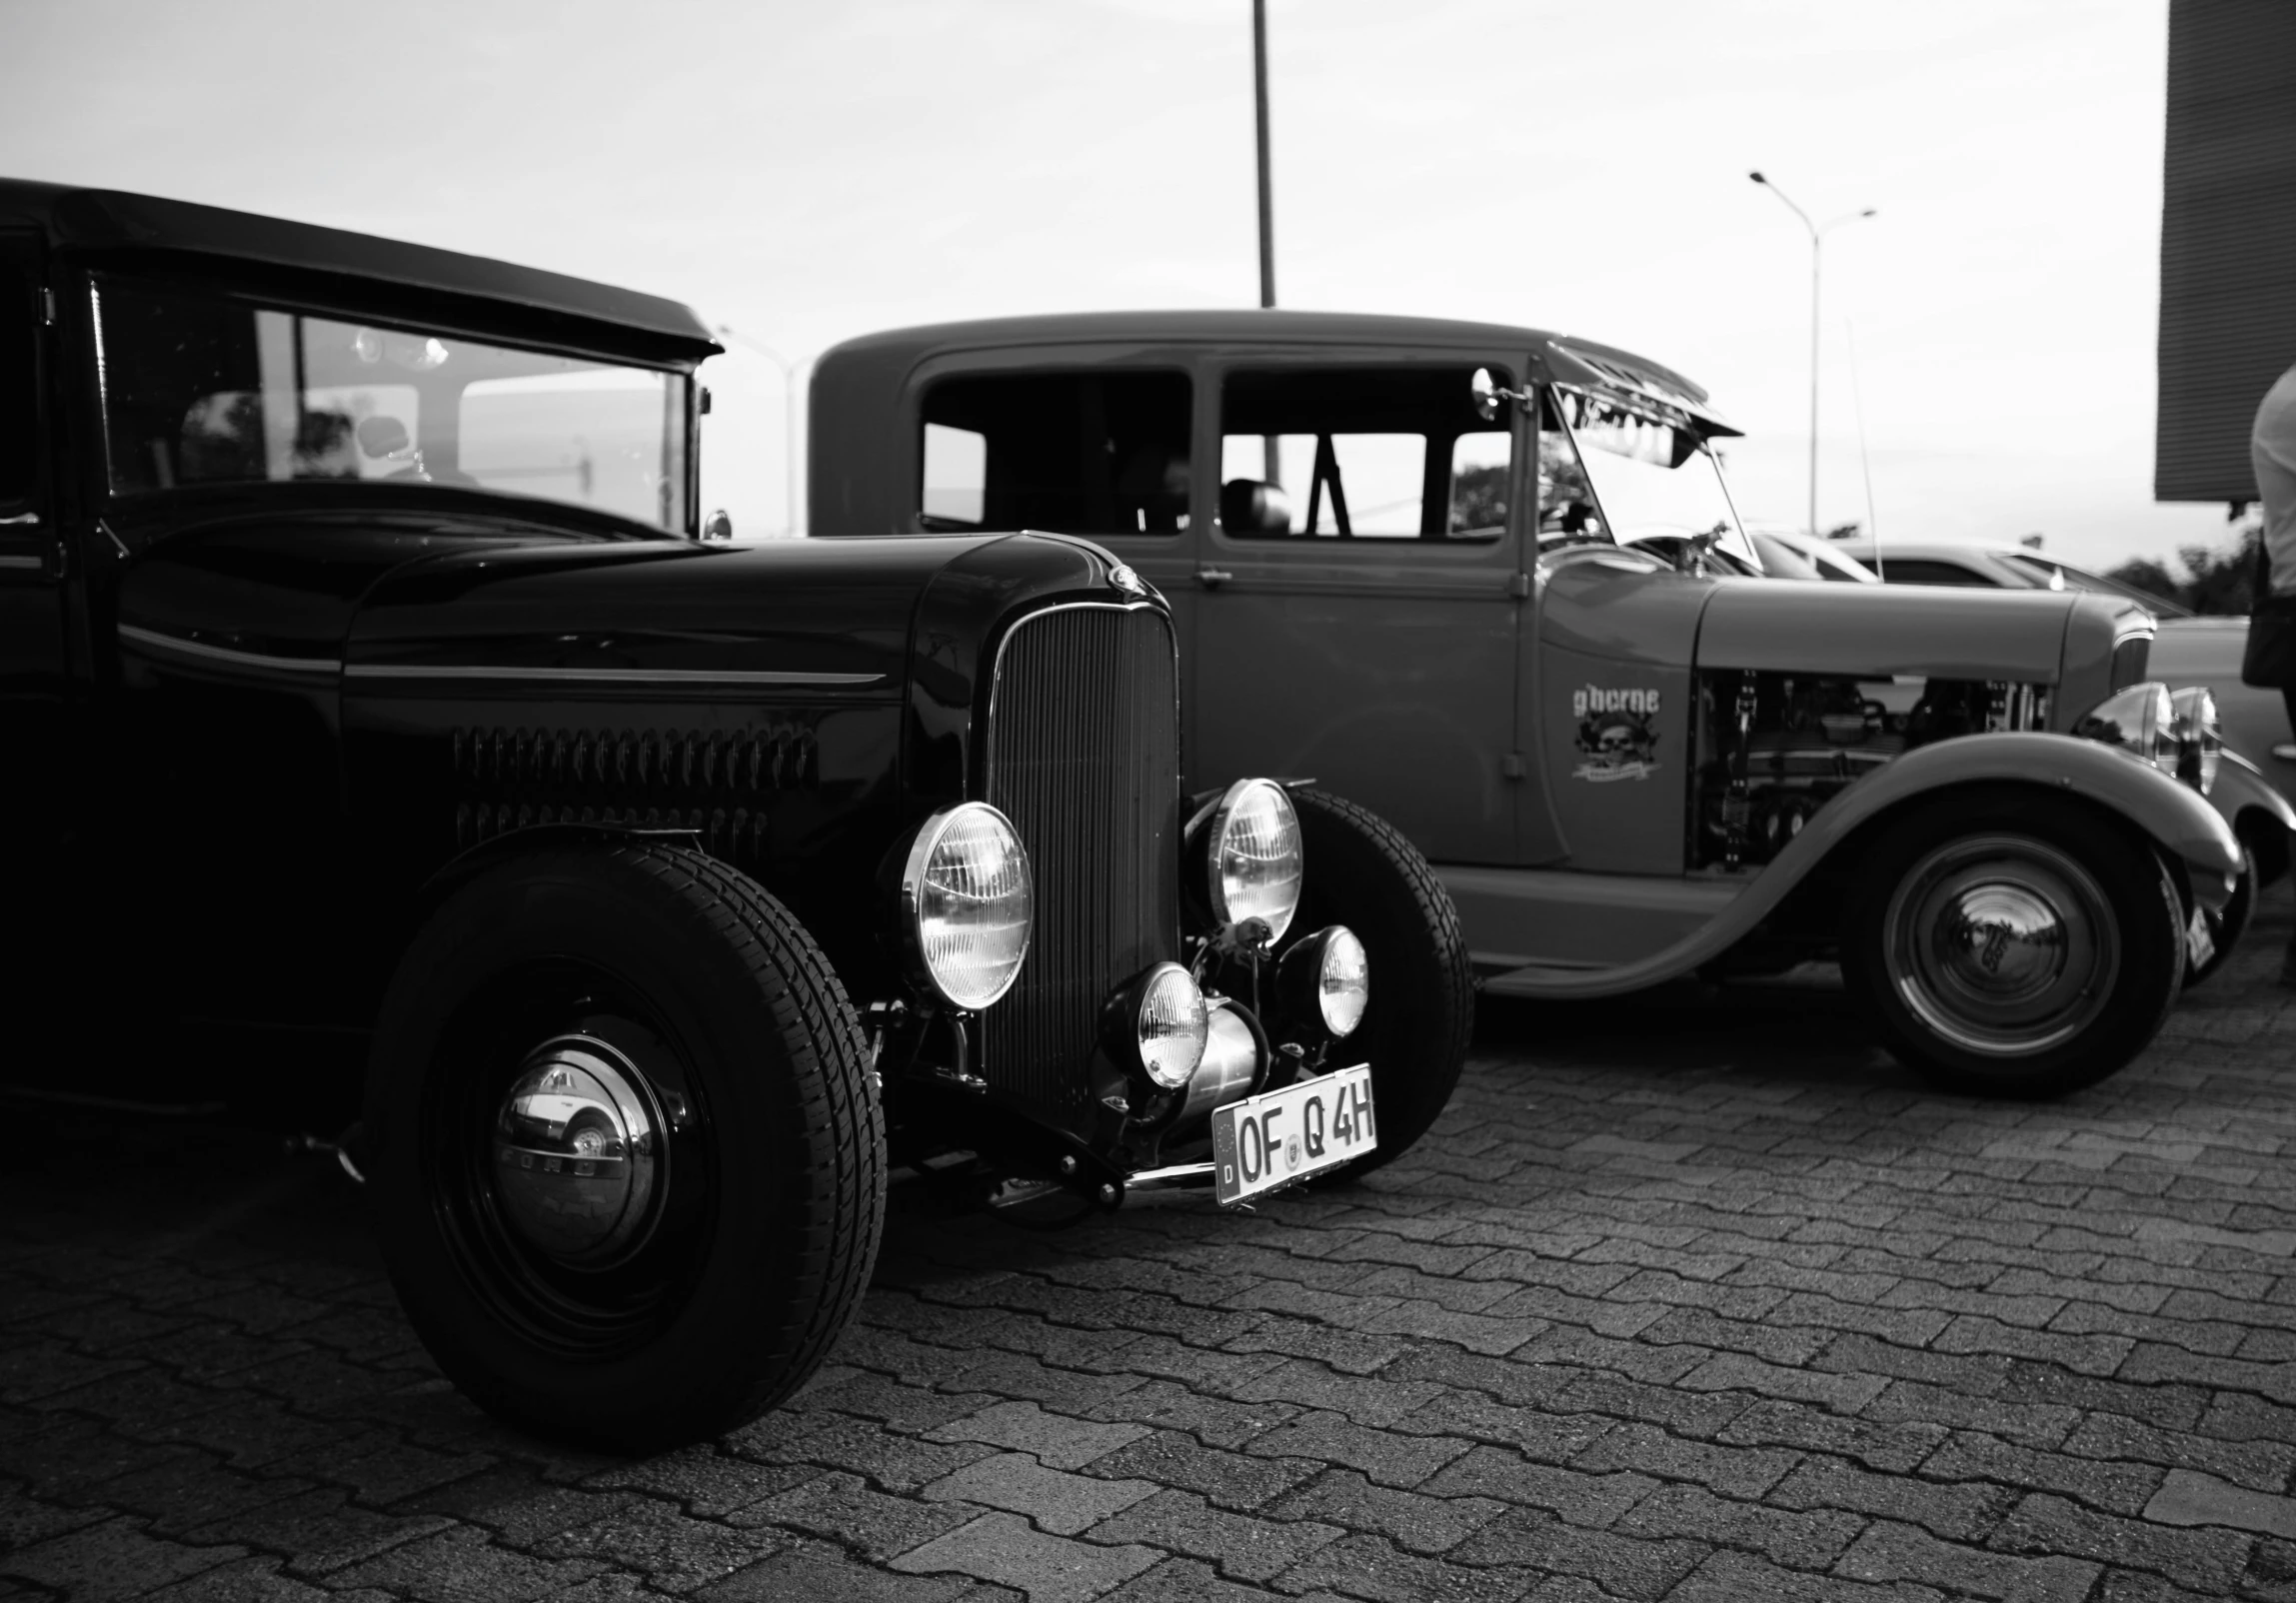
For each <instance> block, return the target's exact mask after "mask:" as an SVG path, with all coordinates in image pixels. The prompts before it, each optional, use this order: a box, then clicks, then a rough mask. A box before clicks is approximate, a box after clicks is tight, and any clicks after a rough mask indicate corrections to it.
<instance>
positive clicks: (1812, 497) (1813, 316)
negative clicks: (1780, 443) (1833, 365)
mask: <svg viewBox="0 0 2296 1603" xmlns="http://www.w3.org/2000/svg"><path fill="white" fill-rule="evenodd" d="M1819 246H1820V241H1819V239H1818V235H1817V231H1816V230H1815V229H1812V230H1811V231H1810V237H1809V532H1810V538H1811V539H1813V540H1814V539H1816V538H1817V537H1818V536H1819V535H1820V534H1822V533H1823V532H1824V531H1822V530H1820V529H1819V528H1818V526H1817V370H1818V361H1817V355H1818V348H1817V341H1818V316H1817V302H1818V258H1819V256H1820V255H1821V254H1822V253H1821V251H1820V248H1819Z"/></svg>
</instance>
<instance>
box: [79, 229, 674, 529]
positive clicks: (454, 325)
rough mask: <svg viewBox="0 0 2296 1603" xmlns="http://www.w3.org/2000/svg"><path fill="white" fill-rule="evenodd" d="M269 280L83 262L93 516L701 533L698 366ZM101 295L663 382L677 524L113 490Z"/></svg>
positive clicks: (531, 507)
mask: <svg viewBox="0 0 2296 1603" xmlns="http://www.w3.org/2000/svg"><path fill="white" fill-rule="evenodd" d="M268 278H269V275H266V274H262V273H248V274H229V273H207V272H202V271H198V270H196V269H186V268H181V267H177V266H174V265H172V264H170V265H168V266H165V267H153V266H149V265H144V264H140V263H136V264H131V263H117V264H115V263H112V262H91V263H89V264H87V265H86V266H85V267H84V268H82V270H80V271H79V272H77V273H75V274H74V279H75V284H74V298H75V299H76V300H77V301H78V302H79V304H80V307H81V309H82V317H81V327H82V330H83V331H84V332H83V334H82V337H81V340H80V342H79V343H81V344H82V345H83V346H84V350H85V358H84V360H85V363H86V372H87V373H88V375H89V377H90V380H91V381H92V382H91V384H90V386H89V388H90V391H91V392H92V394H91V395H90V397H89V400H90V403H91V405H90V411H91V412H92V414H93V416H92V418H91V420H90V421H91V422H92V424H93V425H94V428H93V434H94V437H95V445H96V449H95V450H94V451H92V452H90V453H88V454H87V459H88V462H89V470H90V471H89V474H88V478H89V484H88V490H89V492H90V493H91V494H92V496H93V497H94V498H95V500H96V501H97V502H98V503H99V504H100V505H103V506H105V507H107V508H112V509H116V510H117V511H118V512H119V513H120V514H121V515H123V517H126V518H128V519H130V520H131V521H133V522H135V523H139V524H148V523H149V521H150V517H151V513H149V512H146V511H144V509H146V508H154V509H156V508H157V507H159V506H162V505H169V504H175V503H177V502H180V501H182V500H186V499H190V500H205V499H208V498H212V497H216V496H224V497H227V498H231V499H237V498H240V497H245V496H249V495H254V496H258V497H261V498H264V499H266V500H269V499H271V498H281V499H282V500H284V501H285V502H287V503H290V504H301V505H306V506H308V505H313V504H314V498H318V499H320V500H325V501H331V502H335V503H336V504H340V498H346V497H347V498H349V499H352V500H355V501H359V502H362V503H369V504H372V505H375V506H376V507H377V508H378V509H388V510H391V511H393V512H400V511H404V510H405V509H406V508H407V506H408V505H409V503H410V502H413V503H414V504H416V505H421V504H424V503H426V502H433V501H434V498H435V503H434V504H435V505H437V506H438V507H439V509H440V510H441V511H442V512H444V511H447V510H450V509H452V508H454V507H457V506H460V507H462V508H465V509H468V508H469V507H470V506H471V505H472V504H473V502H474V501H483V502H489V503H493V504H494V505H495V506H496V507H497V508H499V509H500V510H502V511H503V512H504V513H505V514H507V515H508V516H510V517H512V518H514V519H515V520H517V521H518V522H520V523H523V524H529V525H534V524H537V523H538V521H540V522H545V523H547V522H549V521H551V520H555V519H557V518H560V517H566V518H571V519H574V520H578V521H579V522H581V523H584V524H593V525H597V526H599V530H600V532H605V531H607V530H611V531H614V532H616V533H622V534H635V535H638V536H640V537H642V538H645V539H651V540H693V539H695V538H697V532H698V530H699V529H700V527H701V509H700V500H701V490H702V485H701V445H702V430H701V405H702V394H703V390H702V385H701V382H700V379H699V376H698V374H697V372H696V369H697V367H698V366H699V363H698V361H696V360H694V359H689V358H686V357H683V356H671V355H654V354H651V353H649V354H644V355H640V354H635V353H634V352H633V351H632V350H631V349H629V348H628V347H625V346H622V345H621V344H620V342H618V341H614V340H612V339H611V338H610V336H611V335H612V334H613V333H614V332H615V331H612V330H602V331H600V332H601V335H602V338H601V339H600V340H598V341H596V342H592V341H586V340H583V339H581V338H579V337H575V338H564V337H548V338H537V337H534V336H532V335H528V334H520V333H516V332H510V331H507V330H505V329H503V328H501V327H499V326H497V325H495V324H493V323H492V322H490V321H489V320H487V319H485V318H482V317H471V316H467V315H457V309H456V308H453V307H445V308H439V309H435V310H434V309H431V308H428V307H424V308H417V307H412V306H409V305H406V304H404V303H403V302H396V303H395V302H394V301H393V300H387V299H384V298H382V297H376V298H373V299H369V298H366V297H362V296H354V295H348V294H346V295H342V296H336V295H332V294H313V293H310V292H309V291H308V290H306V289H304V288H303V287H301V286H299V285H296V284H293V283H289V282H280V283H273V282H268V281H267V280H268ZM107 289H125V290H127V291H130V292H137V291H141V292H144V293H148V294H153V295H160V296H185V297H194V298H201V299H207V300H212V301H218V302H223V303H226V304H229V305H233V306H237V307H243V308H245V309H246V310H247V311H248V312H249V313H250V314H254V313H258V312H274V313H280V314H284V315H287V316H290V317H293V318H297V319H302V320H306V321H316V322H327V323H339V324H349V325H353V326H356V327H361V328H372V329H375V330H377V331H380V332H385V333H391V334H404V335H411V336H415V337H418V338H436V339H440V340H444V341H447V342H450V343H451V342H455V341H462V342H467V343H469V344H472V345H475V346H482V347H488V348H491V349H494V350H497V351H501V352H505V353H511V354H516V355H526V356H536V357H544V358H552V359H558V360H562V361H568V362H575V363H582V364H587V365H589V366H590V367H591V368H592V369H598V370H609V369H610V370H621V371H626V372H629V373H632V374H643V375H646V376H649V377H656V378H659V379H660V380H662V382H663V386H664V397H665V403H666V404H665V407H664V414H665V418H666V423H665V427H664V429H663V432H662V437H661V442H660V443H661V445H662V446H664V447H665V448H674V450H675V452H676V457H677V469H678V471H679V479H678V482H677V484H676V488H675V491H674V497H675V501H676V516H675V517H674V518H672V519H671V520H669V521H668V522H667V523H665V522H657V521H655V520H653V519H650V518H643V517H636V516H633V515H631V514H630V513H627V512H623V511H619V510H617V509H615V508H612V507H607V506H600V505H594V504H588V503H584V502H579V501H570V500H564V499H560V498H557V497H553V496H549V495H529V494H522V493H521V492H519V491H516V490H508V489H503V488H500V487H499V486H485V485H479V486H462V485H455V484H447V483H432V482H419V481H418V482H409V481H402V480H394V479H389V478H375V479H357V480H354V479H348V478H326V477H310V478H287V479H271V478H244V479H241V478H227V479H214V480H200V481H195V482H187V483H182V484H177V485H172V486H153V487H133V488H126V489H122V488H120V487H119V486H118V482H117V479H116V477H115V468H116V461H115V451H114V441H113V438H112V433H113V430H112V416H113V414H112V406H111V401H112V396H111V387H112V380H111V374H110V372H109V368H110V363H111V360H112V358H111V357H109V356H108V355H107V352H106V350H105V329H104V315H103V307H102V298H103V294H104V292H105V291H106V290H107ZM114 355H116V353H114ZM667 420H674V421H667Z"/></svg>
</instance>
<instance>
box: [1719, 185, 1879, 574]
mask: <svg viewBox="0 0 2296 1603" xmlns="http://www.w3.org/2000/svg"><path fill="white" fill-rule="evenodd" d="M1746 176H1747V177H1748V178H1750V179H1752V180H1753V181H1754V182H1755V183H1757V184H1759V185H1761V186H1762V188H1764V189H1766V190H1768V191H1769V192H1770V193H1771V194H1773V195H1775V196H1776V197H1777V198H1778V199H1779V200H1781V201H1784V202H1785V204H1786V205H1787V207H1789V208H1790V209H1791V210H1792V212H1793V214H1794V216H1796V217H1798V218H1800V219H1801V223H1802V227H1804V228H1806V229H1808V230H1809V532H1810V534H1811V536H1812V537H1813V538H1814V537H1815V536H1817V535H1818V533H1819V530H1818V526H1817V353H1818V321H1817V319H1818V268H1819V259H1820V256H1821V251H1820V249H1819V247H1820V246H1821V245H1822V244H1823V242H1824V240H1825V237H1826V235H1828V234H1830V233H1832V232H1833V231H1834V230H1835V229H1837V228H1839V227H1841V225H1842V224H1844V223H1855V222H1858V221H1861V220H1862V219H1864V218H1868V217H1871V216H1873V215H1874V211H1875V208H1873V207H1871V206H1868V207H1867V208H1866V209H1865V210H1864V211H1862V212H1849V213H1846V214H1844V215H1843V216H1840V217H1837V218H1835V219H1834V220H1833V221H1832V222H1830V223H1827V224H1826V225H1825V226H1824V227H1822V228H1821V227H1819V226H1818V225H1817V224H1816V223H1814V222H1812V221H1810V215H1809V213H1807V212H1805V211H1803V210H1802V209H1801V208H1800V207H1799V206H1795V205H1794V203H1793V201H1792V199H1791V198H1790V197H1788V196H1787V194H1786V192H1785V191H1784V190H1782V189H1780V188H1778V186H1777V185H1775V184H1773V183H1771V182H1770V181H1769V180H1768V179H1766V178H1764V177H1763V176H1762V175H1761V174H1760V173H1748V174H1746Z"/></svg>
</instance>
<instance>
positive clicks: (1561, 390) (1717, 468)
mask: <svg viewBox="0 0 2296 1603" xmlns="http://www.w3.org/2000/svg"><path fill="white" fill-rule="evenodd" d="M1545 388H1546V389H1548V390H1550V391H1552V392H1553V394H1554V397H1555V406H1554V416H1555V419H1556V421H1557V422H1559V423H1560V424H1561V425H1562V430H1563V433H1564V434H1565V435H1566V436H1567V437H1568V438H1569V441H1570V449H1571V450H1572V451H1573V452H1575V453H1576V454H1577V457H1578V465H1579V470H1580V472H1582V473H1583V474H1584V475H1585V477H1586V488H1587V493H1588V494H1590V495H1591V496H1593V498H1594V505H1595V508H1596V510H1597V511H1599V512H1600V513H1601V515H1602V527H1603V531H1604V533H1606V534H1607V535H1608V536H1609V538H1610V543H1611V544H1612V545H1615V546H1619V547H1621V548H1626V549H1630V547H1629V543H1628V542H1626V541H1623V540H1621V539H1620V538H1619V525H1618V522H1617V520H1616V519H1615V518H1613V517H1612V516H1611V512H1610V507H1609V504H1608V503H1607V502H1606V501H1605V500H1604V499H1603V492H1602V477H1603V476H1602V475H1601V474H1599V473H1598V472H1597V471H1596V469H1595V466H1594V457H1593V456H1592V455H1589V447H1588V444H1587V442H1586V441H1585V440H1583V439H1582V438H1581V437H1580V433H1579V429H1578V425H1577V424H1576V423H1575V422H1573V421H1572V419H1571V415H1570V414H1571V409H1570V408H1569V407H1568V406H1565V405H1563V404H1562V402H1561V399H1560V398H1561V397H1563V396H1570V395H1575V396H1578V397H1580V398H1581V399H1583V400H1586V401H1590V402H1597V403H1599V404H1601V405H1603V406H1607V407H1614V408H1616V409H1617V410H1619V411H1621V412H1626V413H1630V414H1632V415H1634V416H1636V417H1638V418H1640V419H1642V420H1643V421H1645V422H1648V423H1653V424H1657V425H1659V426H1661V427H1663V428H1668V429H1673V430H1676V431H1678V432H1679V433H1680V434H1681V435H1682V436H1684V437H1685V438H1687V439H1688V440H1689V441H1690V442H1691V455H1692V456H1698V457H1703V458H1704V459H1705V462H1706V469H1707V471H1708V472H1709V473H1711V474H1712V475H1713V478H1714V488H1715V489H1716V490H1718V491H1719V492H1720V493H1721V498H1722V509H1723V511H1724V512H1725V513H1726V514H1727V519H1726V527H1723V528H1720V529H1719V530H1718V531H1717V532H1718V533H1719V535H1720V538H1719V539H1718V540H1717V541H1716V542H1715V544H1716V547H1717V549H1719V550H1721V551H1723V552H1726V553H1727V554H1728V555H1730V556H1731V557H1734V558H1736V559H1737V560H1738V561H1739V562H1741V563H1744V564H1745V565H1746V566H1747V567H1748V568H1750V569H1752V570H1753V572H1754V573H1755V574H1764V573H1766V572H1767V570H1766V569H1765V568H1764V567H1763V565H1762V559H1761V554H1760V553H1759V552H1757V551H1756V550H1755V549H1754V543H1753V541H1752V540H1751V539H1750V538H1748V536H1747V534H1746V528H1745V522H1744V520H1743V519H1741V518H1740V517H1739V516H1738V504H1737V500H1736V498H1735V497H1733V496H1732V495H1731V494H1730V482H1729V476H1728V475H1727V474H1725V473H1724V472H1723V471H1722V462H1721V459H1720V458H1719V457H1717V456H1715V455H1714V452H1713V448H1712V446H1711V444H1710V443H1709V441H1708V440H1707V438H1706V435H1705V432H1704V431H1703V430H1701V429H1700V428H1699V427H1698V424H1697V420H1696V419H1695V418H1693V417H1691V416H1690V414H1688V413H1687V412H1684V411H1683V410H1681V409H1680V408H1679V407H1674V406H1669V405H1668V404H1667V403H1665V402H1663V401H1659V400H1656V399H1654V398H1653V397H1650V396H1644V395H1631V394H1628V393H1626V392H1624V391H1620V390H1615V389H1612V388H1611V387H1609V386H1607V385H1594V384H1580V383H1570V382H1566V381H1563V380H1560V379H1552V380H1548V381H1547V383H1546V385H1545ZM1592 449H1593V451H1594V452H1595V453H1596V454H1598V455H1600V456H1603V457H1618V458H1621V460H1624V457H1623V453H1620V452H1616V451H1610V450H1608V449H1606V448H1603V447H1599V446H1597V447H1594V448H1592ZM1687 466H1689V459H1688V458H1684V459H1683V461H1682V462H1681V463H1680V464H1678V465H1677V466H1676V467H1675V468H1674V469H1672V470H1670V471H1675V472H1678V471H1680V469H1681V468H1684V467H1687ZM1683 533H1684V534H1693V533H1698V531H1691V530H1685V531H1683Z"/></svg>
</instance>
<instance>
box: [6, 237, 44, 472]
mask: <svg viewBox="0 0 2296 1603" xmlns="http://www.w3.org/2000/svg"><path fill="white" fill-rule="evenodd" d="M32 293H33V285H32V276H31V275H30V274H29V273H27V272H25V271H24V269H23V268H22V267H20V266H17V265H15V264H13V263H9V262H0V514H5V513H13V512H19V511H21V510H22V509H24V508H26V507H29V506H30V505H31V504H32V498H33V495H34V494H35V492H36V491H37V489H38V486H39V482H40V455H39V452H40V446H39V436H40V428H39V425H40V389H39V380H38V370H37V366H36V363H35V358H36V357H37V355H38V346H37V344H36V342H37V341H38V339H39V317H38V314H37V313H36V312H35V311H34V309H33V304H32Z"/></svg>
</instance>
